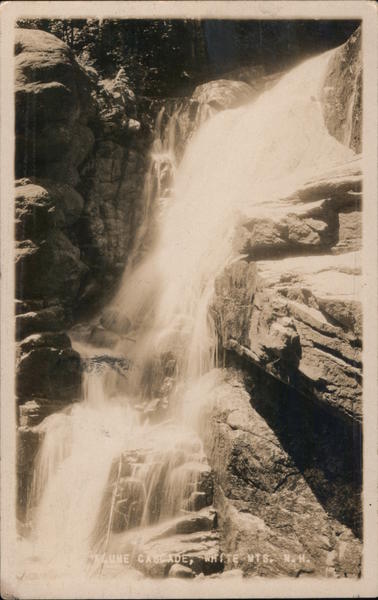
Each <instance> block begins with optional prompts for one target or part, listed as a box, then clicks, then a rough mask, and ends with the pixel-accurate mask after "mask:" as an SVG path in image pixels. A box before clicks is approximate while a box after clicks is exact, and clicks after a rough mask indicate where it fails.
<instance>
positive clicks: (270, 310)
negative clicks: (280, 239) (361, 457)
mask: <svg viewBox="0 0 378 600" xmlns="http://www.w3.org/2000/svg"><path fill="white" fill-rule="evenodd" d="M359 277H360V257H359V255H358V253H357V254H356V253H348V254H341V255H333V256H332V255H330V256H328V255H322V256H316V257H311V260H310V259H309V257H297V258H286V259H282V260H281V261H266V262H264V261H261V262H258V263H247V262H246V261H240V262H239V263H235V264H234V265H232V266H231V267H229V268H228V269H227V270H226V272H225V273H224V274H223V275H222V276H221V277H220V279H219V280H218V282H217V285H216V299H215V302H214V310H215V314H216V322H217V326H218V330H219V331H220V336H221V340H222V345H223V347H224V348H227V349H230V350H233V351H235V352H237V353H238V354H240V355H242V356H245V357H247V358H248V359H249V360H250V361H251V362H252V363H254V364H257V365H259V366H260V367H262V368H263V369H264V370H266V371H267V372H268V373H270V374H272V375H273V376H275V377H277V378H278V379H280V380H281V381H283V382H285V383H287V384H288V385H290V386H292V387H293V388H295V389H297V390H298V391H300V392H301V393H303V394H304V395H306V396H309V397H310V398H313V397H315V398H316V399H317V400H318V401H320V402H321V403H322V404H323V405H325V406H326V407H328V408H329V409H330V410H332V411H335V412H337V413H338V414H340V416H344V417H348V418H351V419H354V420H356V421H360V420H361V418H362V407H361V393H362V388H361V380H362V364H361V303H360V301H359V298H358V290H359V289H360V285H359ZM235 282H239V284H238V283H235Z"/></svg>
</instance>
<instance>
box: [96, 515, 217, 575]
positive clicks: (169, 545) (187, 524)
mask: <svg viewBox="0 0 378 600" xmlns="http://www.w3.org/2000/svg"><path fill="white" fill-rule="evenodd" d="M215 528H216V514H215V511H214V509H213V508H211V507H210V508H205V509H202V510H201V511H199V512H197V513H194V514H193V513H187V514H183V515H182V516H179V517H176V518H174V519H171V520H170V521H166V522H164V523H161V524H160V525H156V526H153V527H149V528H145V529H134V530H131V531H127V532H124V533H121V534H113V535H112V537H111V539H110V542H109V548H108V553H109V554H113V553H115V554H126V555H128V556H130V563H131V564H132V566H134V567H135V568H137V569H138V570H140V571H142V572H143V573H144V574H145V575H147V577H167V576H168V575H170V576H172V575H171V574H170V570H171V569H172V567H173V565H176V566H175V570H176V569H178V567H180V568H181V567H184V568H185V569H190V571H191V572H192V573H193V576H195V575H199V574H201V573H203V574H204V575H211V574H213V573H219V572H221V571H222V570H223V563H222V561H221V560H220V556H219V537H218V534H217V532H216V529H215ZM175 576H179V575H175Z"/></svg>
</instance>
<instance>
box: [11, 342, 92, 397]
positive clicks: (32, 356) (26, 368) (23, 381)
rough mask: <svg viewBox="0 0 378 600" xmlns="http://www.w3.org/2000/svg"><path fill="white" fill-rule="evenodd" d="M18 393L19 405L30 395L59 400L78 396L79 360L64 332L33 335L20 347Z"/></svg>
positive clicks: (79, 384) (79, 383)
mask: <svg viewBox="0 0 378 600" xmlns="http://www.w3.org/2000/svg"><path fill="white" fill-rule="evenodd" d="M19 351H20V358H19V361H18V369H17V386H16V387H17V396H18V398H19V402H20V404H23V403H25V402H26V401H30V400H33V398H37V399H38V398H46V399H49V398H51V400H53V401H55V402H62V403H63V405H64V403H66V402H67V401H70V400H71V399H75V398H76V399H78V398H79V397H80V390H81V360H80V356H79V354H78V353H77V352H75V351H74V350H72V348H71V342H70V340H69V338H68V336H67V335H65V334H53V333H45V334H36V335H31V336H29V337H28V338H26V339H24V340H23V341H22V342H21V343H20V346H19Z"/></svg>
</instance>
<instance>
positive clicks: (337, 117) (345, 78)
mask: <svg viewBox="0 0 378 600" xmlns="http://www.w3.org/2000/svg"><path fill="white" fill-rule="evenodd" d="M323 113H324V121H325V123H326V125H327V127H328V130H329V132H330V133H331V135H333V136H334V137H335V138H336V139H337V140H339V142H342V143H343V144H346V145H347V146H350V147H351V148H353V150H355V152H361V148H362V140H361V124H362V49H361V27H359V28H358V29H357V31H356V32H355V33H354V34H353V35H351V36H350V38H349V40H348V41H347V42H346V43H345V44H343V45H342V46H341V47H340V48H339V49H338V50H337V51H336V52H335V53H334V54H333V56H332V58H331V61H330V64H329V67H328V73H327V77H326V80H325V82H324V88H323Z"/></svg>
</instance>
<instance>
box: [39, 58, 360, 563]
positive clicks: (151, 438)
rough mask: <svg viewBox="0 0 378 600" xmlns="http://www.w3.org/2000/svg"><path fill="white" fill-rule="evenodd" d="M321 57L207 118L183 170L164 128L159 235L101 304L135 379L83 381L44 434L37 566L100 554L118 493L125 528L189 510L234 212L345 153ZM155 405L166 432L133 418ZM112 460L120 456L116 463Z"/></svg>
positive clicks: (264, 207) (157, 198)
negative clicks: (203, 379) (327, 103)
mask: <svg viewBox="0 0 378 600" xmlns="http://www.w3.org/2000/svg"><path fill="white" fill-rule="evenodd" d="M329 56H330V53H327V54H324V55H322V56H319V57H316V58H314V59H311V60H310V61H307V62H306V63H303V64H302V65H300V66H298V67H297V68H296V69H294V70H293V71H291V72H290V73H289V74H288V75H286V76H285V77H283V78H282V80H281V81H280V82H279V83H278V84H277V85H276V86H275V87H274V88H273V89H271V90H269V91H267V92H266V93H264V94H263V95H261V96H260V97H259V98H258V99H257V100H256V101H254V102H253V103H251V104H248V105H246V106H243V107H241V108H238V109H235V110H228V111H224V112H222V113H219V114H217V115H215V116H213V117H212V118H210V119H209V120H207V121H206V122H205V123H204V124H202V126H201V127H200V128H199V130H198V131H197V132H196V134H195V135H194V136H193V137H192V139H191V140H190V142H189V143H188V145H187V148H186V152H185V154H184V157H183V159H182V161H181V163H180V164H179V165H177V164H176V163H175V159H174V156H173V155H172V148H173V147H174V142H172V137H170V135H171V133H172V132H171V133H170V132H169V131H168V142H167V141H166V140H167V138H164V139H165V142H164V143H163V142H162V139H163V138H162V134H161V131H160V133H159V136H158V137H157V142H156V143H155V145H154V148H153V152H154V153H155V155H157V156H155V160H154V161H153V166H152V167H151V169H152V170H150V172H149V175H148V178H147V188H148V194H147V200H146V202H147V208H148V209H149V210H151V205H153V203H154V202H160V204H161V206H160V213H159V214H160V217H159V223H160V226H159V231H158V235H157V238H156V239H155V241H154V243H153V244H152V245H151V246H150V251H149V253H148V254H147V255H146V257H145V258H144V259H143V261H142V262H141V263H139V264H138V265H136V266H135V264H134V262H135V261H134V260H132V261H131V263H130V264H131V266H130V265H129V267H128V268H127V269H126V272H125V277H124V280H123V284H122V287H121V289H120V291H119V293H118V295H117V297H116V299H115V301H114V303H113V306H112V307H111V311H112V313H113V315H115V318H116V320H117V319H118V320H119V322H125V320H127V319H128V320H129V321H130V324H131V325H130V331H131V333H132V335H131V333H130V336H131V339H135V340H136V342H135V343H134V342H132V341H130V339H129V340H124V341H123V342H121V343H120V345H119V347H118V348H116V349H115V350H114V352H121V351H122V352H124V353H125V355H126V356H127V357H128V358H130V359H131V361H132V363H133V365H134V368H133V371H132V372H131V373H130V377H129V381H128V383H127V386H126V390H127V391H126V392H125V391H123V392H122V393H121V394H119V395H118V396H117V395H116V394H115V392H114V386H110V387H109V386H107V383H106V378H104V377H103V376H102V375H97V376H95V375H90V376H88V379H87V383H88V385H89V388H88V387H87V389H86V392H85V394H84V400H83V401H82V402H81V403H79V404H77V405H75V406H74V407H73V408H72V409H71V410H70V411H69V412H67V413H60V414H58V415H53V416H52V417H49V418H48V419H46V421H45V422H44V424H43V428H44V430H45V434H44V441H43V443H42V446H41V450H40V453H39V457H38V460H37V465H36V471H35V477H34V482H35V486H34V488H35V490H34V491H35V495H34V496H32V502H31V504H32V505H33V502H34V504H36V505H37V507H36V508H34V509H33V510H32V511H31V514H32V515H33V519H34V538H35V550H34V551H35V553H36V555H37V557H38V558H39V559H40V560H42V561H45V562H48V561H49V560H51V561H52V562H53V563H54V565H56V563H57V562H58V563H59V565H60V566H61V568H62V569H63V570H64V569H67V568H72V564H75V565H77V564H80V565H83V564H85V563H86V561H87V558H88V555H89V553H90V551H91V550H93V548H95V549H100V550H104V548H106V544H107V541H108V540H109V535H110V533H111V532H110V529H111V528H112V527H113V517H114V507H115V501H116V500H117V498H118V496H117V494H119V489H120V486H121V487H122V486H124V487H123V489H124V490H126V491H125V492H124V495H123V496H122V498H123V499H124V502H126V504H125V507H126V508H125V510H124V511H123V513H122V518H123V519H125V521H126V522H127V523H128V526H135V527H144V526H148V525H149V524H150V523H151V522H154V521H159V520H161V519H165V518H169V517H172V516H174V515H175V514H178V513H179V511H180V510H185V509H188V507H189V508H190V503H189V504H188V502H189V496H190V493H191V492H192V491H193V490H195V489H196V485H197V483H198V477H197V474H198V472H200V470H201V468H200V467H199V466H198V465H203V463H204V457H203V453H202V447H201V444H200V443H199V441H197V439H196V433H195V412H196V407H198V404H199V403H200V400H201V393H203V390H202V388H201V384H200V383H198V379H199V377H200V376H201V375H202V374H203V373H205V372H207V371H209V370H210V369H211V368H212V367H213V366H214V365H215V364H216V345H217V339H216V332H215V327H214V324H213V322H212V319H211V316H210V314H209V305H210V303H211V299H212V295H213V290H214V282H215V279H216V277H217V275H218V274H219V273H220V272H221V271H222V270H223V269H224V267H225V265H227V264H228V263H230V262H231V261H233V260H237V258H238V257H237V256H236V255H235V253H234V251H233V232H234V230H235V226H236V224H237V223H238V221H239V219H240V215H241V214H242V213H244V214H249V215H267V214H270V212H271V210H272V206H273V205H274V202H276V201H279V199H280V198H283V197H285V196H288V195H289V194H291V193H294V192H295V190H296V189H297V188H298V187H300V186H301V185H302V184H304V183H305V182H306V181H307V180H309V179H310V178H312V177H313V176H314V175H316V174H318V173H320V172H322V171H323V170H329V169H330V168H331V167H332V166H333V165H336V164H338V163H342V162H344V161H345V160H348V159H349V158H350V157H351V156H352V155H353V153H352V151H351V150H349V149H348V148H346V147H344V146H342V145H341V144H339V143H338V142H337V141H336V140H335V139H334V138H332V137H331V136H330V135H329V134H328V132H327V130H326V128H325V126H324V123H323V117H322V110H321V105H320V100H319V98H320V91H321V84H322V80H323V77H324V74H325V69H326V66H327V62H328V60H329ZM169 140H170V141H169ZM172 165H173V166H172ZM154 169H155V171H154ZM164 169H165V170H166V171H167V170H168V171H169V174H168V175H167V181H168V183H165V186H164V190H163V189H162V187H161V186H160V184H159V186H157V188H156V186H155V188H156V189H155V191H154V193H151V185H152V184H151V181H152V179H151V177H152V174H153V172H155V175H156V170H157V174H158V181H159V182H160V181H161V179H162V172H163V171H164ZM172 176H173V179H172ZM162 198H163V199H164V201H163V202H162V201H161V199H162ZM275 206H276V205H275ZM275 210H277V208H275ZM144 232H145V230H144ZM143 235H144V234H143ZM142 237H143V236H142ZM140 240H141V236H140V237H139V241H140ZM134 259H135V257H134ZM167 353H170V354H167ZM167 356H168V358H169V360H168V359H167ZM162 357H163V359H162ZM159 361H160V362H159ZM167 361H168V362H169V361H170V362H171V363H172V361H173V368H172V364H171V367H170V370H169V369H168V368H167ZM168 370H169V373H168ZM163 388H164V390H165V391H164V390H163ZM109 390H112V392H110V391H109ZM151 403H152V404H151ZM162 404H163V405H164V407H165V409H166V410H165V412H164V410H163V411H162V415H165V416H162V417H161V419H163V422H159V421H158V422H157V423H155V424H154V421H153V419H152V420H151V421H150V420H149V419H148V418H146V413H141V412H140V411H138V407H139V408H140V406H143V407H144V408H145V407H146V406H151V405H152V406H160V405H162ZM167 407H168V408H167ZM151 412H152V414H154V411H151ZM164 419H165V421H164ZM130 452H131V454H130ZM133 452H134V455H133V454H132V453H133ZM122 453H126V454H127V453H129V455H128V456H129V458H127V459H125V461H126V462H122V463H121V462H120V458H119V457H120V455H121V454H122ZM135 453H136V454H135ZM130 457H132V458H130ZM124 464H126V471H127V469H128V471H127V472H126V473H123V474H122V469H124V468H125V467H124ZM117 465H118V466H117ZM190 465H192V466H190ZM193 465H194V466H193ZM111 470H112V473H113V476H110V475H111ZM109 476H110V477H109ZM121 480H122V481H121ZM104 498H105V501H104ZM96 532H97V533H96ZM57 557H58V558H57ZM67 561H68V562H67Z"/></svg>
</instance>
